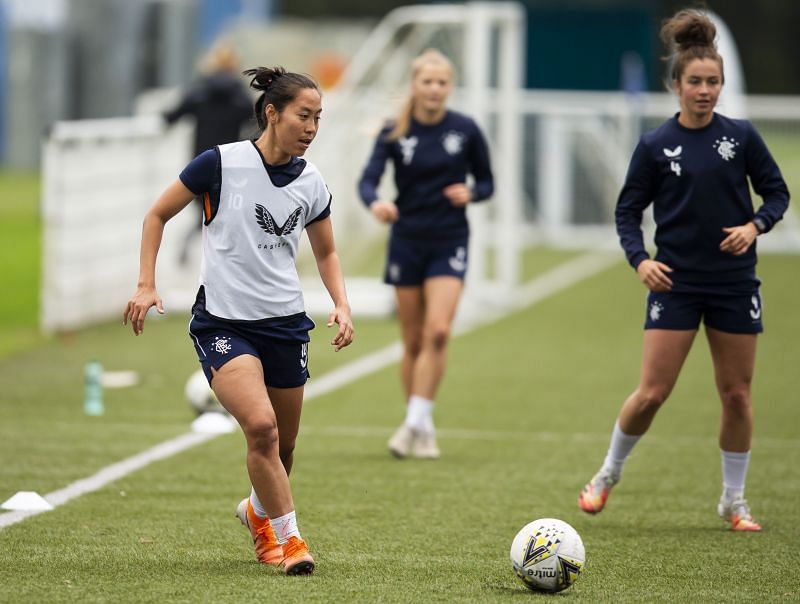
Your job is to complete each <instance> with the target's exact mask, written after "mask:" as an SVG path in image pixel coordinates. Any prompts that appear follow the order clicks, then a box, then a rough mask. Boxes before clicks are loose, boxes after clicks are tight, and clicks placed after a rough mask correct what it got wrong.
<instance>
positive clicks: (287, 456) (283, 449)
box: [278, 442, 294, 465]
mask: <svg viewBox="0 0 800 604" xmlns="http://www.w3.org/2000/svg"><path fill="white" fill-rule="evenodd" d="M278 455H280V458H281V463H283V465H286V464H287V463H289V462H291V461H292V456H293V455H294V442H291V443H281V445H280V449H279V450H278Z"/></svg>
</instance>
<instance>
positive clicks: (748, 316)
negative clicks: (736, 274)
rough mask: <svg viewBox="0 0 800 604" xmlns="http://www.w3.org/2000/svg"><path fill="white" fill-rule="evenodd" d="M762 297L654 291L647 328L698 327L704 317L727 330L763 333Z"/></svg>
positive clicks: (649, 298)
mask: <svg viewBox="0 0 800 604" xmlns="http://www.w3.org/2000/svg"><path fill="white" fill-rule="evenodd" d="M761 315H762V308H761V296H760V294H759V293H758V290H757V289H755V290H753V291H752V292H750V293H746V294H737V295H731V294H709V293H683V292H650V293H649V295H648V296H647V318H646V320H645V324H644V328H645V329H697V328H698V327H699V326H700V320H701V319H702V321H703V324H704V325H706V326H707V327H711V328H712V329H717V330H719V331H724V332H727V333H761V332H762V331H764V326H763V324H762V322H761Z"/></svg>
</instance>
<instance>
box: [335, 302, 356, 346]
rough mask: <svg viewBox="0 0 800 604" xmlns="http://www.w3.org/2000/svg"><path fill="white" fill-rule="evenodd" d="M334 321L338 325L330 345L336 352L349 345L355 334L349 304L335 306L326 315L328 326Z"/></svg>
mask: <svg viewBox="0 0 800 604" xmlns="http://www.w3.org/2000/svg"><path fill="white" fill-rule="evenodd" d="M334 323H336V324H337V325H339V331H337V332H336V335H335V336H334V337H333V339H332V340H331V345H332V346H333V348H334V350H335V351H336V352H339V351H340V350H341V349H342V348H344V347H345V346H349V345H350V344H351V343H352V341H353V336H355V331H354V330H353V319H352V317H351V316H350V307H349V306H337V307H336V308H334V309H333V310H332V311H331V314H330V315H328V327H331V326H332V325H333V324H334Z"/></svg>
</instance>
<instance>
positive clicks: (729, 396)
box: [721, 386, 752, 416]
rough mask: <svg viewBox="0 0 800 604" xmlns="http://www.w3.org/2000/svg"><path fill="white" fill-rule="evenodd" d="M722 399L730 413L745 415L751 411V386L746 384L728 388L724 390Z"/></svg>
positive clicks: (723, 404)
mask: <svg viewBox="0 0 800 604" xmlns="http://www.w3.org/2000/svg"><path fill="white" fill-rule="evenodd" d="M721 399H722V406H723V407H724V408H725V410H726V411H727V412H728V413H734V414H736V415H742V416H744V415H746V414H748V413H749V412H750V407H751V405H752V402H751V399H750V388H748V387H746V386H739V387H737V388H729V389H726V390H725V391H723V392H722V394H721Z"/></svg>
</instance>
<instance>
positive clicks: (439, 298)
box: [411, 277, 464, 400]
mask: <svg viewBox="0 0 800 604" xmlns="http://www.w3.org/2000/svg"><path fill="white" fill-rule="evenodd" d="M463 288H464V284H463V282H462V281H461V279H457V278H455V277H433V278H431V279H427V280H426V281H425V283H424V286H423V290H424V296H425V318H424V323H423V327H422V343H421V347H420V352H419V356H418V357H417V359H416V362H415V363H414V369H413V373H412V379H411V394H412V395H414V394H416V395H418V396H422V397H424V398H426V399H429V400H435V399H436V392H437V391H438V389H439V384H440V383H441V381H442V377H443V376H444V371H445V368H446V366H447V345H448V343H449V340H450V328H451V325H452V323H453V318H454V317H455V314H456V308H457V307H458V301H459V298H460V297H461V292H462V290H463Z"/></svg>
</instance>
